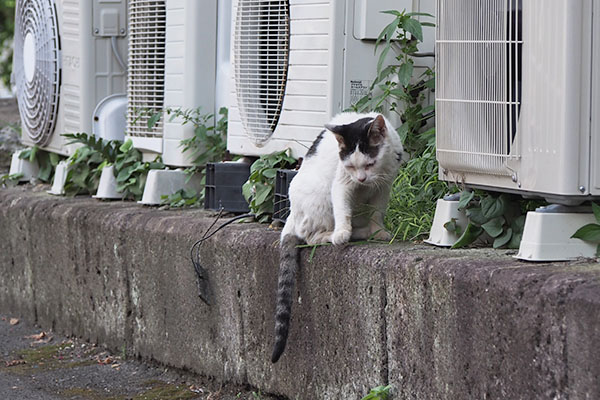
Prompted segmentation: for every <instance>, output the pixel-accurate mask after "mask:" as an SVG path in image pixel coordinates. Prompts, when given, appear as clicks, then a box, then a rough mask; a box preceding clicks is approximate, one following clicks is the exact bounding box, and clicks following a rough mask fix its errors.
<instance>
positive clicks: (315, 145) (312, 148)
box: [306, 130, 325, 158]
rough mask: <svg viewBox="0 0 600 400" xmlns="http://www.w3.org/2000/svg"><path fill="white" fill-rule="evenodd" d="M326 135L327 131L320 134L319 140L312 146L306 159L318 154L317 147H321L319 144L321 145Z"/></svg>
mask: <svg viewBox="0 0 600 400" xmlns="http://www.w3.org/2000/svg"><path fill="white" fill-rule="evenodd" d="M324 134H325V130H323V131H322V132H321V133H319V136H317V138H316V139H315V141H314V142H313V144H312V146H310V149H308V152H307V153H306V158H308V157H311V156H313V155H315V153H316V152H317V147H319V143H321V140H323V135H324Z"/></svg>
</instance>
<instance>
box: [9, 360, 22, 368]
mask: <svg viewBox="0 0 600 400" xmlns="http://www.w3.org/2000/svg"><path fill="white" fill-rule="evenodd" d="M20 364H26V361H25V360H20V359H19V360H11V361H7V362H6V366H7V367H14V366H15V365H20Z"/></svg>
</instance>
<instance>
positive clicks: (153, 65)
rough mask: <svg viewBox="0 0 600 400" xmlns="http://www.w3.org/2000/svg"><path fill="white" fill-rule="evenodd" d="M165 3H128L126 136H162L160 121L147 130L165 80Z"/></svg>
mask: <svg viewBox="0 0 600 400" xmlns="http://www.w3.org/2000/svg"><path fill="white" fill-rule="evenodd" d="M165 33H166V9H165V1H164V0H163V1H157V0H130V1H129V68H128V69H129V70H128V77H127V98H128V102H129V104H128V113H127V114H128V115H127V134H128V135H130V136H141V137H162V132H163V124H162V120H160V121H159V122H158V123H156V124H154V125H152V124H151V128H148V121H149V119H150V118H152V117H153V116H154V115H156V114H157V113H161V112H162V109H163V100H164V86H165V85H164V77H165Z"/></svg>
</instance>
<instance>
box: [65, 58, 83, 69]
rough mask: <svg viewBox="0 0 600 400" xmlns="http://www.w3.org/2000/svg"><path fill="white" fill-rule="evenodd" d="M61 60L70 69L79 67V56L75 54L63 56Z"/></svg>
mask: <svg viewBox="0 0 600 400" xmlns="http://www.w3.org/2000/svg"><path fill="white" fill-rule="evenodd" d="M63 60H64V62H65V66H67V67H69V68H72V69H79V65H80V62H79V57H77V56H64V57H63Z"/></svg>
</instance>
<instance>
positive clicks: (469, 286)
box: [0, 187, 600, 400]
mask: <svg viewBox="0 0 600 400" xmlns="http://www.w3.org/2000/svg"><path fill="white" fill-rule="evenodd" d="M211 222H212V219H211V218H209V217H208V216H207V214H206V213H205V212H203V211H197V210H196V211H159V210H156V209H154V208H145V207H142V206H138V205H136V204H132V203H122V202H99V201H95V200H92V199H87V198H74V199H72V198H56V197H50V196H48V195H46V194H45V193H43V192H41V191H40V190H39V189H38V190H37V191H32V190H31V187H18V188H14V189H3V190H0V238H1V239H0V277H1V278H0V309H1V310H2V311H3V312H5V313H6V312H11V313H17V314H20V315H21V316H22V317H23V318H27V319H28V320H30V321H35V322H37V323H38V324H40V325H41V326H42V327H44V328H53V329H54V330H56V331H59V332H61V333H66V334H72V335H77V336H80V337H83V338H85V339H88V340H91V341H95V342H98V343H101V344H105V345H107V346H109V347H111V348H113V349H116V350H121V349H122V346H126V348H127V349H128V351H129V352H130V353H133V354H136V355H138V356H141V357H143V358H151V359H154V360H157V361H159V362H162V363H165V364H168V365H171V366H175V367H181V368H187V369H191V370H193V371H195V372H197V373H200V374H203V375H208V376H213V377H215V378H216V379H218V380H222V381H235V382H240V383H246V382H247V383H250V384H252V385H255V386H257V387H259V388H261V390H263V391H265V392H271V393H276V394H281V395H284V396H286V397H289V398H293V399H344V400H346V399H360V398H361V396H362V395H364V394H366V393H367V392H368V390H369V388H371V387H374V386H377V385H380V384H386V383H391V384H393V385H394V386H395V387H396V392H397V393H398V396H397V398H399V399H471V398H478V399H479V398H494V399H535V398H540V399H548V398H554V399H567V398H569V399H586V398H589V399H596V398H600V380H599V379H598V376H600V307H599V306H600V304H598V303H599V302H600V284H599V282H600V280H599V278H600V267H598V265H597V264H595V263H591V262H586V261H582V262H578V263H571V264H566V263H565V264H553V265H549V264H545V265H539V264H527V263H522V262H519V261H516V260H514V259H512V258H511V257H510V254H507V252H502V251H490V250H470V251H448V250H440V249H434V248H430V247H425V246H422V245H412V244H399V245H394V246H349V247H346V248H342V249H335V248H332V247H323V248H320V249H319V250H318V251H317V252H316V255H315V257H314V258H313V259H312V262H309V251H308V250H307V251H304V252H303V253H306V254H304V257H303V261H302V268H301V271H300V273H299V277H298V284H297V287H296V292H297V298H296V299H295V300H296V301H295V303H294V306H293V313H292V314H293V316H292V329H291V332H290V340H289V342H288V347H287V350H286V352H285V353H284V355H283V357H282V359H281V360H280V362H279V363H278V364H275V365H272V364H271V363H270V361H269V357H270V352H271V346H272V339H273V338H272V335H273V311H274V301H275V299H274V294H275V286H276V279H277V278H276V275H277V267H278V266H277V260H278V254H277V240H278V234H277V233H276V232H273V231H269V230H268V229H267V228H266V227H265V226H260V225H256V224H234V225H232V226H230V227H228V228H226V229H225V230H223V231H221V232H219V233H218V234H217V235H216V236H214V237H213V238H212V239H211V240H209V241H208V242H207V243H206V244H205V245H204V246H203V247H202V251H201V254H202V261H203V264H204V266H205V267H206V268H207V269H208V271H209V274H210V282H211V290H212V292H213V300H214V304H213V305H212V306H210V307H209V306H207V305H205V304H204V303H203V302H202V301H201V300H200V299H199V298H198V296H197V287H196V278H195V273H194V271H193V268H192V265H191V262H190V260H189V257H188V254H189V248H190V246H191V245H192V244H193V242H194V241H195V240H196V239H198V238H199V237H200V236H201V234H202V232H203V231H204V230H205V229H206V228H207V227H208V226H209V225H210V223H211Z"/></svg>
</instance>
